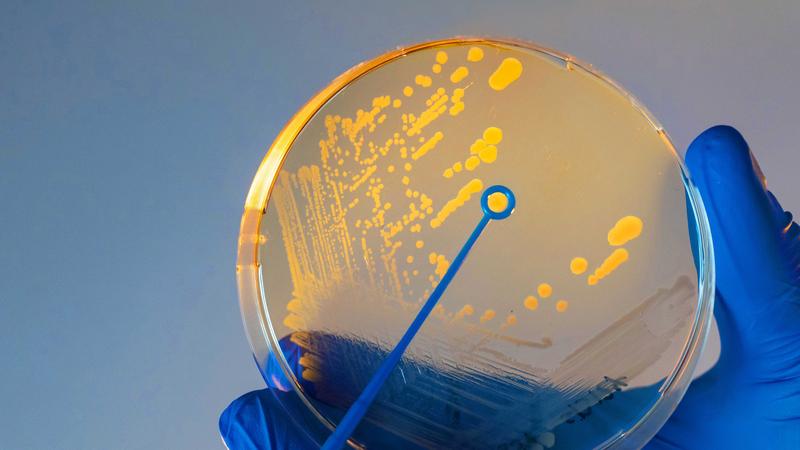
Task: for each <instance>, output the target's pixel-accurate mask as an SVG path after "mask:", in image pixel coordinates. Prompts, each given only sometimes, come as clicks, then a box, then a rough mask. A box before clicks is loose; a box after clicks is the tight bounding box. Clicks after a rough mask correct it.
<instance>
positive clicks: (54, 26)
mask: <svg viewBox="0 0 800 450" xmlns="http://www.w3.org/2000/svg"><path fill="white" fill-rule="evenodd" d="M284 3H287V4H288V3H290V2H263V1H261V2H256V1H252V2H217V3H214V2H208V1H191V2H189V1H185V2H150V1H136V2H128V3H127V4H116V5H112V4H111V2H99V1H98V2H69V4H67V2H49V3H48V2H34V1H25V2H21V1H15V0H12V1H9V0H6V1H4V2H3V3H2V5H0V204H2V206H3V211H2V212H1V213H0V355H1V356H2V360H0V431H2V434H3V435H2V437H0V440H1V442H2V444H0V446H2V447H3V448H9V449H28V448H48V449H77V448H80V449H106V448H124V449H151V448H187V449H188V448H191V449H205V448H212V449H213V448H222V443H221V441H220V439H219V436H218V432H217V426H216V422H217V416H218V414H219V412H220V411H221V410H222V409H223V408H224V407H225V405H227V403H228V402H229V401H230V400H232V399H233V398H235V397H236V396H238V395H239V394H241V393H243V392H245V391H248V390H252V389H256V388H260V387H262V386H263V382H262V381H261V379H260V377H259V375H258V372H257V370H256V368H255V367H254V365H253V363H252V360H251V357H250V353H249V349H248V346H247V342H246V340H245V337H244V333H243V331H242V326H241V323H240V318H239V311H238V305H237V297H236V286H235V281H234V270H233V267H234V260H235V248H236V237H237V231H238V226H239V218H240V214H241V210H242V205H243V202H244V197H245V194H246V192H247V189H248V187H249V184H250V181H251V179H252V176H253V174H254V172H255V169H256V167H257V166H258V164H259V162H260V161H261V158H262V157H263V156H264V152H265V150H266V148H267V147H268V145H269V144H270V142H271V141H272V139H273V138H274V137H275V135H276V134H277V132H278V131H279V129H280V128H281V127H282V125H283V124H284V123H285V122H286V120H288V119H289V118H290V117H291V115H292V114H293V113H294V111H295V110H296V109H297V108H298V107H299V106H300V105H301V104H302V103H303V102H304V101H305V100H307V99H308V98H309V97H310V96H311V95H312V94H313V93H314V92H316V91H317V90H319V89H320V88H322V87H323V86H324V85H325V84H326V83H327V82H328V81H329V80H330V79H332V78H333V77H334V76H336V75H337V74H339V73H340V72H342V71H343V70H345V69H347V68H348V67H350V66H352V65H353V64H355V63H357V62H359V61H361V60H364V59H368V58H370V57H373V56H375V55H377V54H379V53H381V52H382V51H384V50H387V49H389V48H391V47H394V46H396V45H401V44H409V43H413V42H416V41H420V40H427V39H432V38H439V37H448V36H451V35H455V34H489V35H496V36H512V37H518V38H523V39H530V40H534V41H537V42H539V43H542V44H544V45H547V46H551V47H554V48H557V49H560V50H562V51H565V52H568V53H572V54H574V55H576V56H577V57H579V58H581V59H584V60H586V61H589V62H593V63H594V64H595V65H596V66H598V67H599V68H600V69H601V70H603V71H605V72H606V73H608V74H610V75H611V76H612V77H614V78H615V79H617V80H618V81H619V82H621V83H622V85H623V86H625V87H627V88H628V89H629V90H631V91H632V92H633V93H634V94H635V95H636V96H637V97H639V98H640V99H641V100H642V101H643V102H644V104H646V105H647V106H648V107H649V108H650V109H651V110H652V112H653V113H654V114H655V115H656V117H658V118H659V119H660V120H661V122H662V123H663V124H664V126H665V128H666V129H667V131H668V132H669V133H670V134H671V136H672V138H673V139H674V141H675V143H676V145H677V146H678V147H679V148H681V149H683V148H685V147H686V146H687V145H688V143H689V142H690V141H691V139H692V138H693V137H694V135H696V134H697V133H698V132H700V131H701V130H702V129H704V128H706V127H707V126H709V125H712V124H715V123H729V124H732V125H734V126H736V127H737V128H739V129H740V130H741V131H742V132H743V134H744V135H745V136H746V137H747V138H748V140H749V141H750V143H751V145H752V146H753V148H754V149H755V150H756V152H757V154H758V155H759V158H760V161H761V165H762V167H763V169H764V171H765V172H766V173H767V174H768V176H769V180H770V187H771V189H772V190H773V191H774V192H776V193H777V195H778V196H779V197H780V198H781V199H782V201H783V203H784V207H786V208H787V209H794V210H800V189H798V188H800V183H799V182H798V181H797V180H798V178H797V175H796V174H795V171H796V170H797V169H798V168H800V151H798V149H797V146H796V143H797V141H798V139H800V127H798V126H797V112H796V111H797V107H798V104H800V89H798V88H797V84H796V80H797V78H798V69H800V45H798V31H797V23H798V22H800V3H797V2H790V1H783V2H778V1H761V2H751V1H703V2H696V3H690V2H685V1H676V2H663V1H638V2H636V1H561V2H518V3H508V4H502V5H494V6H492V5H490V4H489V3H490V2H482V3H474V4H466V3H464V2H453V3H449V4H446V3H439V2H436V3H435V4H430V5H429V4H428V2H422V1H413V2H412V1H409V2H399V1H398V2H391V3H388V2H385V3H380V4H379V3H377V2H376V3H368V2H350V1H337V2H312V3H305V4H302V5H300V4H298V5H294V6H288V5H287V4H284Z"/></svg>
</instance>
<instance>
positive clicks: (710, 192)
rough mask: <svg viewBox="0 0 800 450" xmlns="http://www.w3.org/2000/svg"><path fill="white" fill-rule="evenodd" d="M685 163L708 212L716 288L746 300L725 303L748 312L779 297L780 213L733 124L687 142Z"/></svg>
mask: <svg viewBox="0 0 800 450" xmlns="http://www.w3.org/2000/svg"><path fill="white" fill-rule="evenodd" d="M686 163H687V165H688V167H689V171H690V173H691V176H692V178H693V180H694V182H695V184H696V185H697V188H698V190H699V191H700V195H701V197H702V199H703V203H704V204H705V207H706V211H707V213H708V220H709V223H710V225H711V232H712V239H713V241H714V252H715V259H716V269H717V270H716V273H717V286H718V287H719V291H720V292H721V293H722V294H723V296H724V297H726V298H728V299H745V300H746V301H745V302H743V303H744V304H736V305H730V306H731V307H733V308H734V310H735V311H736V312H737V313H740V314H749V313H752V312H753V309H754V308H761V306H762V305H761V303H760V302H759V301H758V299H764V298H774V297H776V296H779V295H780V294H781V293H782V292H783V291H784V290H785V289H786V283H787V281H789V276H788V275H789V271H788V269H789V267H788V264H786V260H785V256H786V255H785V254H784V252H783V251H782V248H781V247H782V245H781V242H782V237H781V233H782V232H783V230H784V228H785V227H786V223H785V214H784V212H783V210H782V209H781V208H780V205H778V204H777V202H776V201H773V198H771V196H770V194H769V193H768V191H767V190H766V187H765V184H764V179H763V175H762V174H761V170H760V168H759V167H758V164H757V163H756V162H755V158H754V157H753V155H752V154H751V152H750V149H749V147H748V145H747V142H745V140H744V138H743V137H742V135H741V134H739V132H738V131H736V130H735V129H734V128H731V127H728V126H716V127H713V128H710V129H708V130H706V131H705V132H703V133H702V134H701V135H700V136H698V137H697V138H696V139H695V140H694V142H692V144H691V145H690V146H689V150H688V151H687V153H686Z"/></svg>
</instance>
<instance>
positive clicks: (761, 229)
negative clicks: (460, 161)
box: [219, 126, 800, 450]
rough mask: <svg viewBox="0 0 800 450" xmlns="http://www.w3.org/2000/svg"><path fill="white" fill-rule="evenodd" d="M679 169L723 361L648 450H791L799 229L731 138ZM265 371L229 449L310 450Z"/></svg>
mask: <svg viewBox="0 0 800 450" xmlns="http://www.w3.org/2000/svg"><path fill="white" fill-rule="evenodd" d="M686 161H687V164H688V166H689V170H690V172H691V173H692V176H693V179H694V180H695V182H696V184H697V186H698V188H699V190H700V193H701V195H702V197H703V200H704V202H705V206H706V210H707V212H708V215H709V221H710V223H711V228H712V233H713V238H714V249H715V253H716V264H717V266H716V268H717V287H718V289H717V303H716V306H715V316H716V318H717V323H718V326H719V330H720V337H721V341H722V353H721V356H720V360H719V362H718V363H717V364H716V365H715V366H714V368H713V369H712V370H711V371H709V372H708V373H707V374H705V375H703V376H702V377H700V378H699V379H697V380H695V381H694V382H693V383H692V385H691V386H690V388H689V390H688V392H687V394H686V396H685V397H684V399H683V401H682V402H681V404H680V405H679V407H678V409H677V410H676V411H675V413H674V414H673V416H672V417H671V418H670V420H669V421H668V422H667V424H666V425H665V426H664V427H663V428H662V429H661V431H660V432H659V433H658V435H657V436H656V437H655V438H654V439H653V440H652V441H651V442H650V444H648V448H653V449H662V448H668V449H673V448H698V449H717V448H770V449H780V448H787V449H788V448H792V449H798V448H800V239H798V235H800V229H799V228H798V226H797V225H796V224H794V223H792V218H791V215H790V214H788V213H785V212H784V211H783V209H782V208H781V207H780V205H779V204H778V202H777V201H776V200H775V198H774V197H773V196H772V195H771V194H770V193H769V192H768V191H766V189H765V186H764V184H763V179H762V178H763V177H762V176H761V173H760V170H759V169H758V166H757V164H756V163H755V160H754V159H752V156H751V154H750V151H749V149H748V147H747V144H746V142H745V141H744V139H743V138H742V137H741V135H740V134H739V133H738V132H737V131H736V130H734V129H733V128H730V127H724V126H719V127H714V128H711V129H709V130H707V131H706V132H704V133H703V134H701V135H700V136H699V137H698V138H697V139H696V140H695V141H694V142H693V143H692V145H691V146H690V148H689V150H688V152H687V155H686ZM282 347H284V351H285V352H288V354H287V358H288V359H289V363H290V365H294V366H297V363H298V362H297V359H298V358H299V355H298V354H297V351H296V347H292V344H290V343H289V342H288V340H284V341H282ZM295 369H297V370H299V366H297V367H295ZM266 371H267V372H268V373H267V374H266V377H265V378H266V379H267V380H268V386H269V387H268V389H264V390H261V391H255V392H251V393H248V394H245V395H244V396H242V397H240V398H238V399H237V400H235V401H234V402H233V403H231V405H230V406H228V408H226V410H225V411H224V412H223V413H222V416H221V417H220V423H219V426H220V432H221V434H222V437H223V439H224V440H225V442H226V444H227V445H228V447H229V448H230V449H235V450H238V449H251V448H257V449H283V448H289V449H305V448H315V445H314V444H313V442H311V441H310V440H309V439H308V438H307V437H306V435H305V433H303V432H302V431H300V430H298V429H296V428H295V426H294V425H293V423H292V422H291V421H290V420H289V419H288V418H287V417H286V416H285V415H284V414H283V411H282V409H281V407H280V405H278V403H277V400H276V398H275V396H276V395H277V396H278V397H280V396H290V395H295V394H294V393H293V392H286V391H285V387H286V386H288V383H287V382H286V380H284V379H283V376H282V375H281V372H280V370H279V369H278V368H277V366H275V365H268V367H267V369H266ZM634 391H635V390H634ZM635 395H636V393H635V392H632V393H631V397H633V396H635ZM618 405H619V406H622V404H621V403H618ZM619 406H618V407H619ZM382 438H383V439H385V436H383V437H382ZM385 447H388V445H383V446H381V448H385ZM400 447H401V448H404V447H405V445H400Z"/></svg>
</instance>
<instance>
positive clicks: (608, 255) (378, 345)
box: [237, 38, 714, 449]
mask: <svg viewBox="0 0 800 450" xmlns="http://www.w3.org/2000/svg"><path fill="white" fill-rule="evenodd" d="M237 274H238V279H239V288H240V297H241V308H242V314H243V318H244V321H245V326H246V329H247V331H248V337H249V340H250V343H251V346H252V348H253V351H254V355H255V359H256V361H257V363H258V364H259V366H260V368H261V369H262V373H264V374H266V373H267V371H266V370H265V368H266V367H267V366H268V365H269V364H277V365H278V366H279V367H280V370H281V371H282V373H283V374H284V375H285V381H286V383H284V384H285V385H284V386H283V389H284V390H286V391H289V392H294V393H296V394H297V395H296V396H293V397H281V398H284V399H287V400H283V403H282V405H283V406H284V408H285V409H286V413H287V414H290V415H291V416H292V417H293V418H294V419H295V421H296V422H297V424H298V425H299V426H300V427H301V428H302V429H304V430H305V431H306V432H307V433H308V434H309V436H310V437H311V438H312V439H313V440H314V441H315V442H317V443H319V444H320V445H323V444H324V442H325V441H326V439H328V438H329V436H330V435H331V432H332V431H333V430H335V429H337V427H340V426H341V424H342V423H343V422H342V421H343V418H345V417H347V416H346V414H347V412H348V411H353V410H355V409H361V411H360V412H361V415H360V417H358V419H357V420H356V419H354V420H352V421H351V420H350V419H344V420H345V423H348V422H351V423H350V425H351V426H352V429H351V430H348V431H347V432H346V436H345V438H349V441H348V445H350V446H352V447H355V448H362V447H363V448H387V447H392V446H396V448H414V447H419V448H481V449H483V448H507V449H515V448H526V449H529V448H556V449H568V448H594V447H600V448H637V447H639V446H641V445H643V444H644V443H645V442H646V441H647V440H648V439H649V438H650V437H652V435H653V434H654V433H655V432H656V431H657V429H658V427H660V425H661V424H663V422H664V421H665V420H666V419H667V417H668V416H669V414H670V413H671V412H672V410H673V409H674V408H675V406H676V404H677V402H678V401H679V400H680V397H681V396H682V395H683V392H684V391H685V389H686V386H687V385H688V382H689V381H690V378H691V374H692V370H693V368H694V366H695V363H696V362H697V358H698V356H699V353H700V352H699V350H700V348H701V347H702V343H703V341H704V338H705V335H706V332H707V330H708V325H709V323H710V318H711V306H712V301H713V298H712V295H711V293H712V292H713V284H714V283H713V255H712V252H711V242H710V235H709V230H708V225H707V223H706V219H705V213H704V211H703V208H702V205H701V203H700V201H699V197H698V195H697V193H696V192H695V189H694V188H693V186H692V184H691V182H690V180H689V178H688V175H687V173H686V171H685V169H684V168H683V166H682V164H681V162H680V159H679V158H678V156H677V154H676V152H675V150H674V148H673V146H672V144H671V143H670V141H669V139H668V137H667V136H666V134H665V133H664V131H663V130H662V128H661V127H660V126H659V125H658V123H657V122H656V121H655V120H654V119H653V118H652V117H651V116H650V114H649V113H648V112H647V111H646V110H645V109H644V108H643V107H642V106H641V105H639V104H638V103H637V102H636V101H635V100H634V99H633V98H632V97H631V96H630V95H629V94H627V93H626V92H625V91H623V90H622V89H621V88H620V87H619V86H617V85H616V84H615V83H613V82H612V81H610V80H609V79H608V78H607V77H605V76H603V75H601V74H599V73H598V72H597V71H596V70H594V69H593V68H592V67H591V66H589V65H587V64H584V63H581V62H579V61H576V60H574V59H573V58H572V57H569V56H566V55H563V54H560V53H557V52H555V51H552V50H548V49H544V48H540V47H537V46H535V45H532V44H529V43H522V42H515V41H499V40H488V39H481V38H457V39H450V40H445V41H437V42H430V43H424V44H420V45H416V46H413V47H409V48H405V49H400V50H396V51H393V52H390V53H388V54H385V55H382V56H381V57H379V58H377V59H375V60H373V61H370V62H367V63H364V64H361V65H359V66H356V67H354V68H353V69H351V70H350V71H348V72H346V73H345V74H343V75H342V76H340V77H339V78H337V79H336V80H334V81H333V83H332V84H331V85H330V86H328V87H327V88H326V89H324V90H323V91H322V92H320V93H319V94H318V95H317V96H315V97H314V98H313V99H312V100H311V101H310V102H309V103H308V104H306V105H305V106H304V107H303V108H302V109H301V110H300V111H299V112H298V113H297V115H296V116H295V117H294V118H293V119H292V120H291V121H290V122H289V123H288V124H287V125H286V127H285V128H284V130H283V131H282V132H281V134H280V135H279V136H278V138H277V139H276V141H275V143H274V144H273V146H272V147H271V149H270V150H269V152H268V153H267V156H266V158H265V160H264V162H263V163H262V165H261V167H260V168H259V170H258V173H257V175H256V178H255V180H254V182H253V185H252V187H251V191H250V193H249V195H248V198H247V202H246V205H245V214H244V217H243V219H242V230H241V236H240V245H239V260H238V265H237ZM288 346H291V351H292V352H294V354H293V355H287V354H286V353H287V352H289V349H288ZM298 355H299V356H298ZM292 361H294V362H296V364H290V362H292ZM387 361H391V362H392V364H391V365H390V366H389V365H387V364H388V363H387ZM382 367H383V369H382ZM382 370H383V372H384V374H383V379H382V380H381V381H380V382H378V381H376V380H377V378H376V376H377V375H376V374H377V373H381V371H382ZM269 381H270V380H268V382H269ZM370 383H372V384H371V386H372V387H371V388H368V386H370ZM367 392H370V393H371V398H370V399H369V402H367V403H363V404H361V406H357V407H355V408H353V405H354V403H355V402H356V400H357V399H358V398H359V397H360V396H362V395H366V394H365V393H367ZM352 414H353V413H351V415H352ZM344 428H345V427H344V426H342V428H341V429H340V430H344ZM351 431H352V433H351ZM342 432H343V431H342ZM375 436H382V437H381V438H376V437H375Z"/></svg>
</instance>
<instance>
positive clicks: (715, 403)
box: [648, 126, 800, 449]
mask: <svg viewBox="0 0 800 450" xmlns="http://www.w3.org/2000/svg"><path fill="white" fill-rule="evenodd" d="M686 163H687V165H688V167H689V171H690V173H691V174H692V178H693V179H694V181H695V184H696V185H697V187H698V189H699V190H700V194H701V195H702V197H703V202H704V203H705V207H706V211H707V212H708V218H709V221H710V223H711V233H712V236H713V240H714V252H715V256H716V270H717V296H716V304H715V308H714V315H715V317H716V319H717V325H718V327H719V333H720V340H721V343H722V351H721V354H720V359H719V362H718V363H717V364H716V365H715V366H714V367H713V368H712V369H711V370H710V371H709V372H707V373H706V374H704V375H703V376H702V377H700V378H698V379H697V380H695V381H694V382H692V384H691V386H690V387H689V390H688V391H687V393H686V396H685V397H684V398H683V400H682V401H681V403H680V405H679V406H678V409H677V410H676V411H675V413H674V414H673V415H672V417H670V419H669V421H668V422H667V423H666V425H664V427H663V428H662V429H661V431H660V432H659V433H658V435H657V436H656V437H655V438H654V439H653V440H652V441H651V442H650V444H649V446H648V448H652V449H674V448H697V449H722V448H727V449H739V448H747V449H751V448H752V449H766V448H769V449H800V239H799V238H798V236H800V228H798V226H797V224H796V223H793V222H792V215H791V214H790V213H787V212H784V210H783V208H781V206H780V205H779V204H778V201H777V200H776V199H775V197H774V196H773V195H772V194H771V193H770V192H769V191H767V190H766V186H765V180H764V178H763V175H762V173H761V170H760V169H759V167H758V163H757V162H756V161H755V158H753V157H752V155H751V153H750V150H749V149H748V146H747V143H746V142H745V141H744V138H742V136H741V135H740V134H739V133H738V132H737V131H736V130H735V129H733V128H731V127H725V126H717V127H714V128H711V129H709V130H707V131H706V132H704V133H703V134H701V135H700V136H699V137H698V138H697V139H695V141H694V142H693V143H692V145H691V146H690V147H689V150H688V151H687V153H686Z"/></svg>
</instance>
